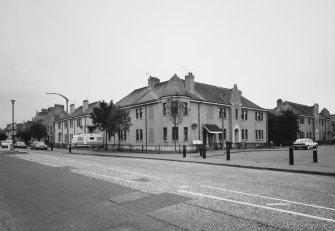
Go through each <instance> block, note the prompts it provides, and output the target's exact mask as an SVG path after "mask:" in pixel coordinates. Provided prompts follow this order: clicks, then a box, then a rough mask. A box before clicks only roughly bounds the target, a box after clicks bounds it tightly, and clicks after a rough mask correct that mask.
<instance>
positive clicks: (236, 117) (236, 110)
mask: <svg viewBox="0 0 335 231" xmlns="http://www.w3.org/2000/svg"><path fill="white" fill-rule="evenodd" d="M235 119H238V109H235Z"/></svg>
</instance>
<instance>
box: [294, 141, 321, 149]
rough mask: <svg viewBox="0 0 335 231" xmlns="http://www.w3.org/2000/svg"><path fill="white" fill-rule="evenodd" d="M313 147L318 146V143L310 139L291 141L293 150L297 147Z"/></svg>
mask: <svg viewBox="0 0 335 231" xmlns="http://www.w3.org/2000/svg"><path fill="white" fill-rule="evenodd" d="M314 147H316V148H317V147H318V144H317V143H315V142H313V140H312V139H297V140H296V141H295V142H294V143H293V148H294V149H295V150H297V149H298V148H302V149H310V148H314Z"/></svg>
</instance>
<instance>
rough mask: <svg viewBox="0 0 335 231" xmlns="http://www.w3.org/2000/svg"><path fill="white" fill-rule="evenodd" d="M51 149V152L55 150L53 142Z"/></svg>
mask: <svg viewBox="0 0 335 231" xmlns="http://www.w3.org/2000/svg"><path fill="white" fill-rule="evenodd" d="M50 148H51V151H53V150H54V144H53V143H52V142H51V143H50Z"/></svg>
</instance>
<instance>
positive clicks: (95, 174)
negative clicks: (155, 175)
mask: <svg viewBox="0 0 335 231" xmlns="http://www.w3.org/2000/svg"><path fill="white" fill-rule="evenodd" d="M76 172H81V173H86V174H90V175H94V176H100V177H105V178H111V179H114V180H121V181H128V182H131V183H138V182H136V181H132V180H126V179H121V178H117V177H111V176H107V175H102V174H97V173H94V172H85V171H76Z"/></svg>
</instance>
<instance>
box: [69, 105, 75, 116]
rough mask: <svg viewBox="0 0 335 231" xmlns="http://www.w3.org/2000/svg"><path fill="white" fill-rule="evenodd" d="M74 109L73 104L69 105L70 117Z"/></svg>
mask: <svg viewBox="0 0 335 231" xmlns="http://www.w3.org/2000/svg"><path fill="white" fill-rule="evenodd" d="M74 109H75V107H74V104H71V105H70V115H72V114H73V113H74Z"/></svg>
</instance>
